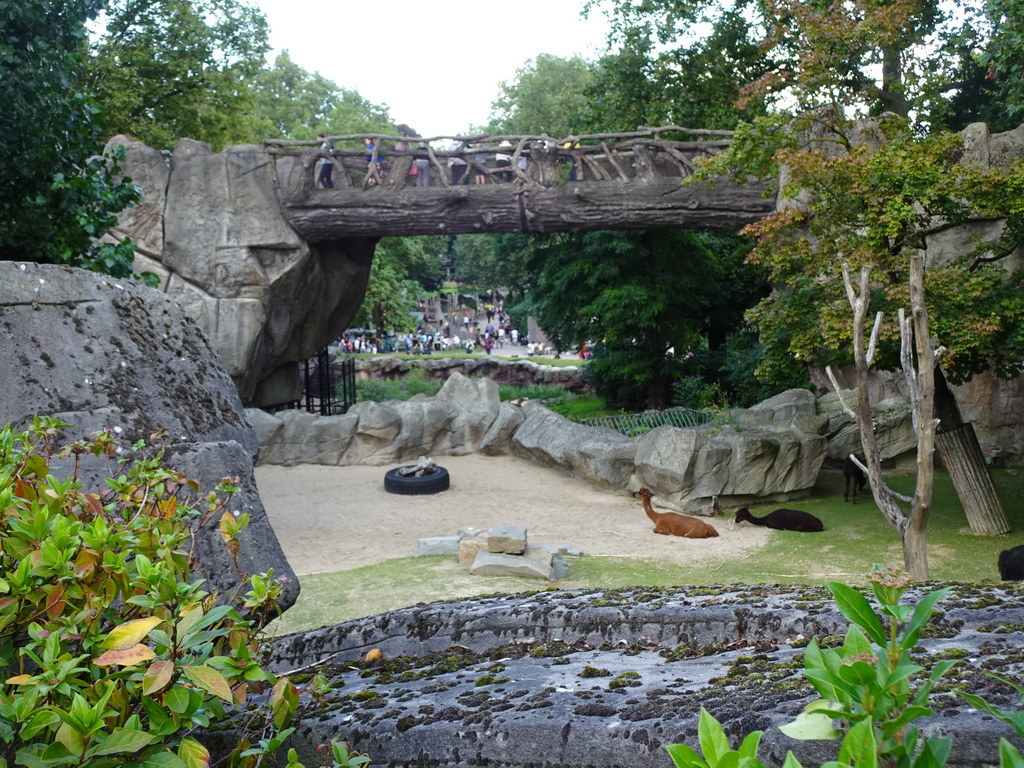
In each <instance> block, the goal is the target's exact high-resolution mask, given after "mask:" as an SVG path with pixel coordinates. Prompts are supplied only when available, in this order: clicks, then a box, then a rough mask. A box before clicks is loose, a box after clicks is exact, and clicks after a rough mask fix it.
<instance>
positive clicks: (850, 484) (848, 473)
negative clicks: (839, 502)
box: [843, 453, 868, 504]
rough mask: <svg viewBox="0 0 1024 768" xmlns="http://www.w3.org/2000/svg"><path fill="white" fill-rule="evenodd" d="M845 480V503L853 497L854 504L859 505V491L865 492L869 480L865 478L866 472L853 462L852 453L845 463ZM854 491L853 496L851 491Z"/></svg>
mask: <svg viewBox="0 0 1024 768" xmlns="http://www.w3.org/2000/svg"><path fill="white" fill-rule="evenodd" d="M843 479H844V480H845V481H846V484H845V486H844V487H843V501H847V499H848V497H849V496H851V495H852V496H853V503H854V504H856V503H857V491H863V490H864V486H865V485H867V482H868V479H867V478H866V477H864V470H863V469H861V468H860V467H858V466H857V465H856V464H854V462H853V454H852V453H851V454H850V455H849V456H847V457H846V461H844V462H843ZM851 490H852V491H853V493H852V494H851V493H850V491H851Z"/></svg>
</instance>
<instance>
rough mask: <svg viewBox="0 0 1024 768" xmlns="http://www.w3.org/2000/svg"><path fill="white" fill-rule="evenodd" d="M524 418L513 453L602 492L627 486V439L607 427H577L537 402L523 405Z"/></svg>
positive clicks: (630, 449)
mask: <svg viewBox="0 0 1024 768" xmlns="http://www.w3.org/2000/svg"><path fill="white" fill-rule="evenodd" d="M523 415H524V416H525V418H524V420H523V423H522V424H521V425H520V426H519V429H517V430H516V432H515V435H513V436H512V451H513V453H515V454H517V455H519V456H522V457H524V458H529V459H532V460H534V461H536V462H538V463H539V464H544V465H547V466H550V467H556V468H558V469H561V470H562V471H563V472H566V473H567V474H571V475H573V476H575V477H580V478H583V479H584V480H589V481H590V482H592V483H594V484H595V485H598V486H602V487H605V488H614V489H622V488H625V487H626V486H627V485H628V484H629V481H630V479H631V478H632V476H633V459H634V456H635V453H636V446H635V444H634V442H633V441H632V440H631V439H630V438H628V437H626V436H625V435H622V434H620V433H618V432H616V431H615V430H614V429H610V428H608V427H588V426H585V425H583V424H577V423H575V422H573V421H570V420H569V419H567V418H565V417H564V416H560V415H558V414H557V413H554V412H553V411H551V410H549V409H548V408H545V407H544V406H543V405H542V404H541V403H539V402H536V401H528V402H526V403H524V404H523Z"/></svg>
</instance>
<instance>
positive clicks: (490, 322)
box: [336, 304, 544, 357]
mask: <svg viewBox="0 0 1024 768" xmlns="http://www.w3.org/2000/svg"><path fill="white" fill-rule="evenodd" d="M485 315H486V318H487V319H486V323H484V321H482V320H481V321H480V322H476V321H474V320H473V318H471V317H470V315H468V314H464V315H462V316H461V317H456V318H453V320H452V321H451V322H446V323H445V324H444V326H443V327H442V328H440V329H434V328H433V327H432V326H429V325H427V326H424V325H421V326H420V327H419V328H417V329H416V332H415V333H405V334H401V333H398V334H396V333H393V332H392V333H386V334H381V335H375V334H367V333H364V332H346V333H345V334H344V335H343V336H342V337H341V338H340V339H339V340H338V341H337V342H336V345H337V347H338V351H339V352H341V353H346V354H357V353H365V354H388V353H393V352H405V353H407V354H419V355H429V354H433V353H434V352H450V351H461V352H468V353H474V352H486V353H487V354H488V355H490V354H491V353H493V352H494V350H495V349H496V348H504V347H505V345H506V344H510V345H512V346H515V347H522V348H523V351H524V352H525V353H526V354H527V356H529V357H533V356H534V355H540V354H543V353H544V348H543V345H541V344H540V343H534V342H531V341H530V339H529V338H528V337H527V336H524V335H522V334H520V333H519V331H518V330H517V329H516V328H513V327H512V324H511V322H510V320H509V317H508V315H506V314H505V312H504V311H503V310H502V308H501V306H500V305H499V306H498V307H494V306H492V305H490V304H488V305H487V307H486V310H485Z"/></svg>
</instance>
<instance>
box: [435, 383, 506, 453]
mask: <svg viewBox="0 0 1024 768" xmlns="http://www.w3.org/2000/svg"><path fill="white" fill-rule="evenodd" d="M437 400H438V402H441V403H447V404H448V405H449V407H450V408H451V409H452V412H453V414H454V418H453V419H452V424H451V430H450V438H449V439H450V442H449V445H448V450H447V452H448V453H449V454H452V455H458V454H465V453H476V451H477V450H478V449H479V447H480V445H481V444H482V443H483V442H484V438H485V437H486V436H487V432H488V430H489V429H490V428H491V425H492V424H493V423H494V420H495V419H497V418H498V412H499V410H500V406H501V399H500V398H499V396H498V385H497V384H496V383H495V382H494V381H492V380H491V379H470V378H467V377H466V376H463V375H462V374H459V373H455V374H452V375H451V376H450V377H449V378H448V380H447V381H445V383H444V386H443V387H441V391H440V392H438V393H437Z"/></svg>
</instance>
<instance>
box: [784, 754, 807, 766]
mask: <svg viewBox="0 0 1024 768" xmlns="http://www.w3.org/2000/svg"><path fill="white" fill-rule="evenodd" d="M782 768H803V766H802V765H801V764H800V761H799V760H797V759H796V755H794V754H793V753H792V751H787V752H786V759H785V760H784V761H783V762H782Z"/></svg>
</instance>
